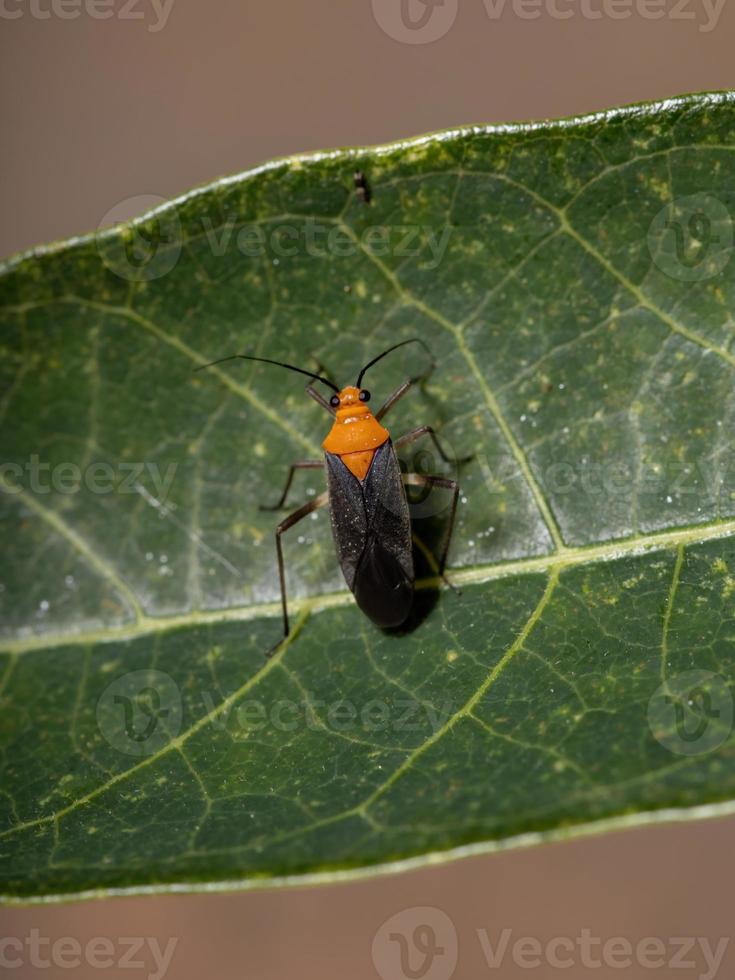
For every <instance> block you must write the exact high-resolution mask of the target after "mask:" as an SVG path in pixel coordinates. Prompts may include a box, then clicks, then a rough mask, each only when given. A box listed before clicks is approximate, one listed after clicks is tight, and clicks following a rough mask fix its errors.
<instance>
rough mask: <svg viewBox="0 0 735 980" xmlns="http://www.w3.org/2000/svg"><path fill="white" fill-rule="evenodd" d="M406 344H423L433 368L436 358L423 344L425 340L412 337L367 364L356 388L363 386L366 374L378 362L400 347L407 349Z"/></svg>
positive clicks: (361, 372)
mask: <svg viewBox="0 0 735 980" xmlns="http://www.w3.org/2000/svg"><path fill="white" fill-rule="evenodd" d="M406 344H421V346H422V347H423V348H424V350H425V351H426V353H427V354H428V355H429V357H430V358H431V366H432V367H433V366H434V357H433V355H432V353H431V351H430V350H429V348H428V346H427V345H426V344H425V343H424V342H423V340H421V338H420V337H412V338H411V340H403V341H401V343H400V344H394V345H393V346H392V347H389V348H388V350H384V351H383V353H382V354H378V356H377V357H374V358H373V359H372V361H370V363H369V364H366V365H365V367H364V368H363V369H362V371H360V374H359V376H358V378H357V383H356V385H355V387H356V388H359V387H360V385H361V384H362V379H363V377H364V375H365V372H366V371H367V370H368V368H371V367H372V366H373V364H377V363H378V361H380V360H382V359H383V358H384V357H385V356H386V355H387V354H390V353H392V352H393V351H394V350H398V348H399V347H405V346H406Z"/></svg>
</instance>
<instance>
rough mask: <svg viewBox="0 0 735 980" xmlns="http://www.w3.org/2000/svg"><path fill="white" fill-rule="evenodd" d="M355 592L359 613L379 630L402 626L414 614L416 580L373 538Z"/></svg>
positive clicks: (360, 568) (365, 552) (358, 571)
mask: <svg viewBox="0 0 735 980" xmlns="http://www.w3.org/2000/svg"><path fill="white" fill-rule="evenodd" d="M352 591H353V593H354V595H355V599H356V600H357V604H358V606H359V607H360V609H362V611H363V612H364V613H365V615H366V616H369V617H370V619H372V621H373V622H374V623H375V624H376V626H382V627H388V626H400V625H401V623H404V622H405V621H406V619H407V617H408V614H409V613H410V611H411V605H412V603H413V580H412V579H411V578H409V577H408V575H407V574H406V570H405V569H404V567H403V566H402V565H401V563H400V562H399V561H398V560H397V558H396V557H395V556H394V555H393V554H391V552H390V551H388V550H387V548H385V547H384V545H383V544H382V543H381V541H380V540H379V539H378V538H376V537H374V536H372V535H371V536H370V537H369V539H368V542H367V544H366V546H365V550H364V551H363V553H362V556H361V558H360V562H359V564H358V566H357V571H356V573H355V580H354V583H353V589H352Z"/></svg>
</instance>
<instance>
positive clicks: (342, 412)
mask: <svg viewBox="0 0 735 980" xmlns="http://www.w3.org/2000/svg"><path fill="white" fill-rule="evenodd" d="M369 401H370V392H369V391H368V390H367V389H366V388H355V387H354V386H353V385H349V386H348V387H347V388H343V389H342V390H341V391H340V392H339V394H337V395H332V397H331V398H330V400H329V404H330V405H331V406H332V408H334V409H336V413H335V414H336V415H337V419H338V421H340V422H351V421H352V420H353V419H361V418H367V417H368V416H369V415H372V412H371V411H370V409H369V408H368V405H367V403H368V402H369Z"/></svg>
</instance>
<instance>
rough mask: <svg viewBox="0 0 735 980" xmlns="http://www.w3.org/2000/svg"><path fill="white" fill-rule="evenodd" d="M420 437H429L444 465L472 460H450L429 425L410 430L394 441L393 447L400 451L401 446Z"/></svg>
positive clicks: (467, 458) (464, 458) (466, 457)
mask: <svg viewBox="0 0 735 980" xmlns="http://www.w3.org/2000/svg"><path fill="white" fill-rule="evenodd" d="M421 436H430V437H431V441H432V442H433V443H434V446H435V447H436V451H437V452H438V453H439V455H440V456H441V458H442V459H443V460H444V462H445V463H467V462H469V460H471V459H472V456H463V457H462V458H461V459H450V458H449V456H447V454H446V453H445V452H444V450H443V449H442V447H441V444H440V442H439V438H438V436H437V434H436V432H434V430H433V429H432V427H431V426H430V425H420V426H418V428H416V429H411V431H410V432H407V433H406V434H405V435H403V436H400V438H398V439H396V441H395V442H394V444H393V445H394V446H395V448H396V449H400V448H401V446H408V445H410V444H411V443H412V442H416V440H417V439H420V438H421Z"/></svg>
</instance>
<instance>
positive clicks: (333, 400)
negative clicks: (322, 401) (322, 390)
mask: <svg viewBox="0 0 735 980" xmlns="http://www.w3.org/2000/svg"><path fill="white" fill-rule="evenodd" d="M329 404H330V405H331V406H332V408H339V395H332V397H331V398H330V399H329Z"/></svg>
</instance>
